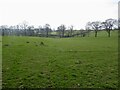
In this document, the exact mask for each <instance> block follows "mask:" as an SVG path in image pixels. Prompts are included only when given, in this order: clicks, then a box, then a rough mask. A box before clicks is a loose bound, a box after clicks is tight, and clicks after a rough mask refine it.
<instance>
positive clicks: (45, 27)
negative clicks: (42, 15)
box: [44, 24, 51, 37]
mask: <svg viewBox="0 0 120 90" xmlns="http://www.w3.org/2000/svg"><path fill="white" fill-rule="evenodd" d="M44 29H45V32H46V37H48V35H49V32H50V31H51V28H50V25H49V24H45V26H44Z"/></svg>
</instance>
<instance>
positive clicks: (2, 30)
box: [0, 18, 118, 38]
mask: <svg viewBox="0 0 120 90" xmlns="http://www.w3.org/2000/svg"><path fill="white" fill-rule="evenodd" d="M114 29H118V20H116V19H111V18H110V19H107V20H105V21H103V22H101V21H93V22H87V23H86V26H85V30H84V29H80V30H75V29H74V26H73V25H71V26H69V27H68V28H67V27H66V26H65V25H64V24H61V25H60V26H58V27H57V30H54V29H51V26H50V24H45V25H44V26H41V25H40V26H39V27H38V28H35V27H34V26H33V25H31V26H29V25H28V23H27V22H26V21H24V22H23V23H22V24H19V25H15V26H8V25H2V26H0V35H2V36H10V35H16V36H39V37H60V38H63V37H74V36H77V35H80V36H82V37H85V36H86V35H88V36H89V33H90V32H91V31H94V33H95V37H97V33H98V31H100V30H105V31H106V32H107V33H108V37H110V36H111V34H110V33H111V30H114Z"/></svg>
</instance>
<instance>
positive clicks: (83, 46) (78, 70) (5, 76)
mask: <svg viewBox="0 0 120 90" xmlns="http://www.w3.org/2000/svg"><path fill="white" fill-rule="evenodd" d="M41 42H43V43H44V45H41ZM2 47H3V51H2V55H3V56H2V57H3V60H2V65H3V66H2V70H3V71H2V80H3V82H2V87H3V88H46V87H49V88H55V87H59V88H68V87H69V88H117V87H118V37H117V31H112V32H111V37H107V33H106V32H99V33H98V37H96V38H95V37H94V34H93V33H91V35H90V37H74V38H41V37H17V36H4V37H3V43H2Z"/></svg>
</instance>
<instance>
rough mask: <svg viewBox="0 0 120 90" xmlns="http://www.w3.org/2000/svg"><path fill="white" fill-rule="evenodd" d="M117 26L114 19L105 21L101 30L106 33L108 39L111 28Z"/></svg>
mask: <svg viewBox="0 0 120 90" xmlns="http://www.w3.org/2000/svg"><path fill="white" fill-rule="evenodd" d="M115 25H117V20H116V19H111V18H110V19H107V20H105V22H102V26H103V28H104V29H105V30H106V31H107V33H108V37H110V32H111V30H112V29H113V27H114V26H115Z"/></svg>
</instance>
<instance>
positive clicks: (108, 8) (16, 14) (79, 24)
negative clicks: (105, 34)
mask: <svg viewBox="0 0 120 90" xmlns="http://www.w3.org/2000/svg"><path fill="white" fill-rule="evenodd" d="M118 1H119V0H0V25H16V24H19V23H22V22H23V21H24V20H26V21H28V22H29V25H34V26H36V27H37V26H39V25H42V26H43V25H44V24H46V23H49V24H50V25H51V27H52V28H56V27H58V26H59V25H61V24H65V25H66V26H67V27H68V26H69V25H73V26H74V27H75V28H76V29H81V28H83V29H84V27H85V25H86V23H87V22H88V21H104V20H105V19H108V18H114V19H117V18H118Z"/></svg>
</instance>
